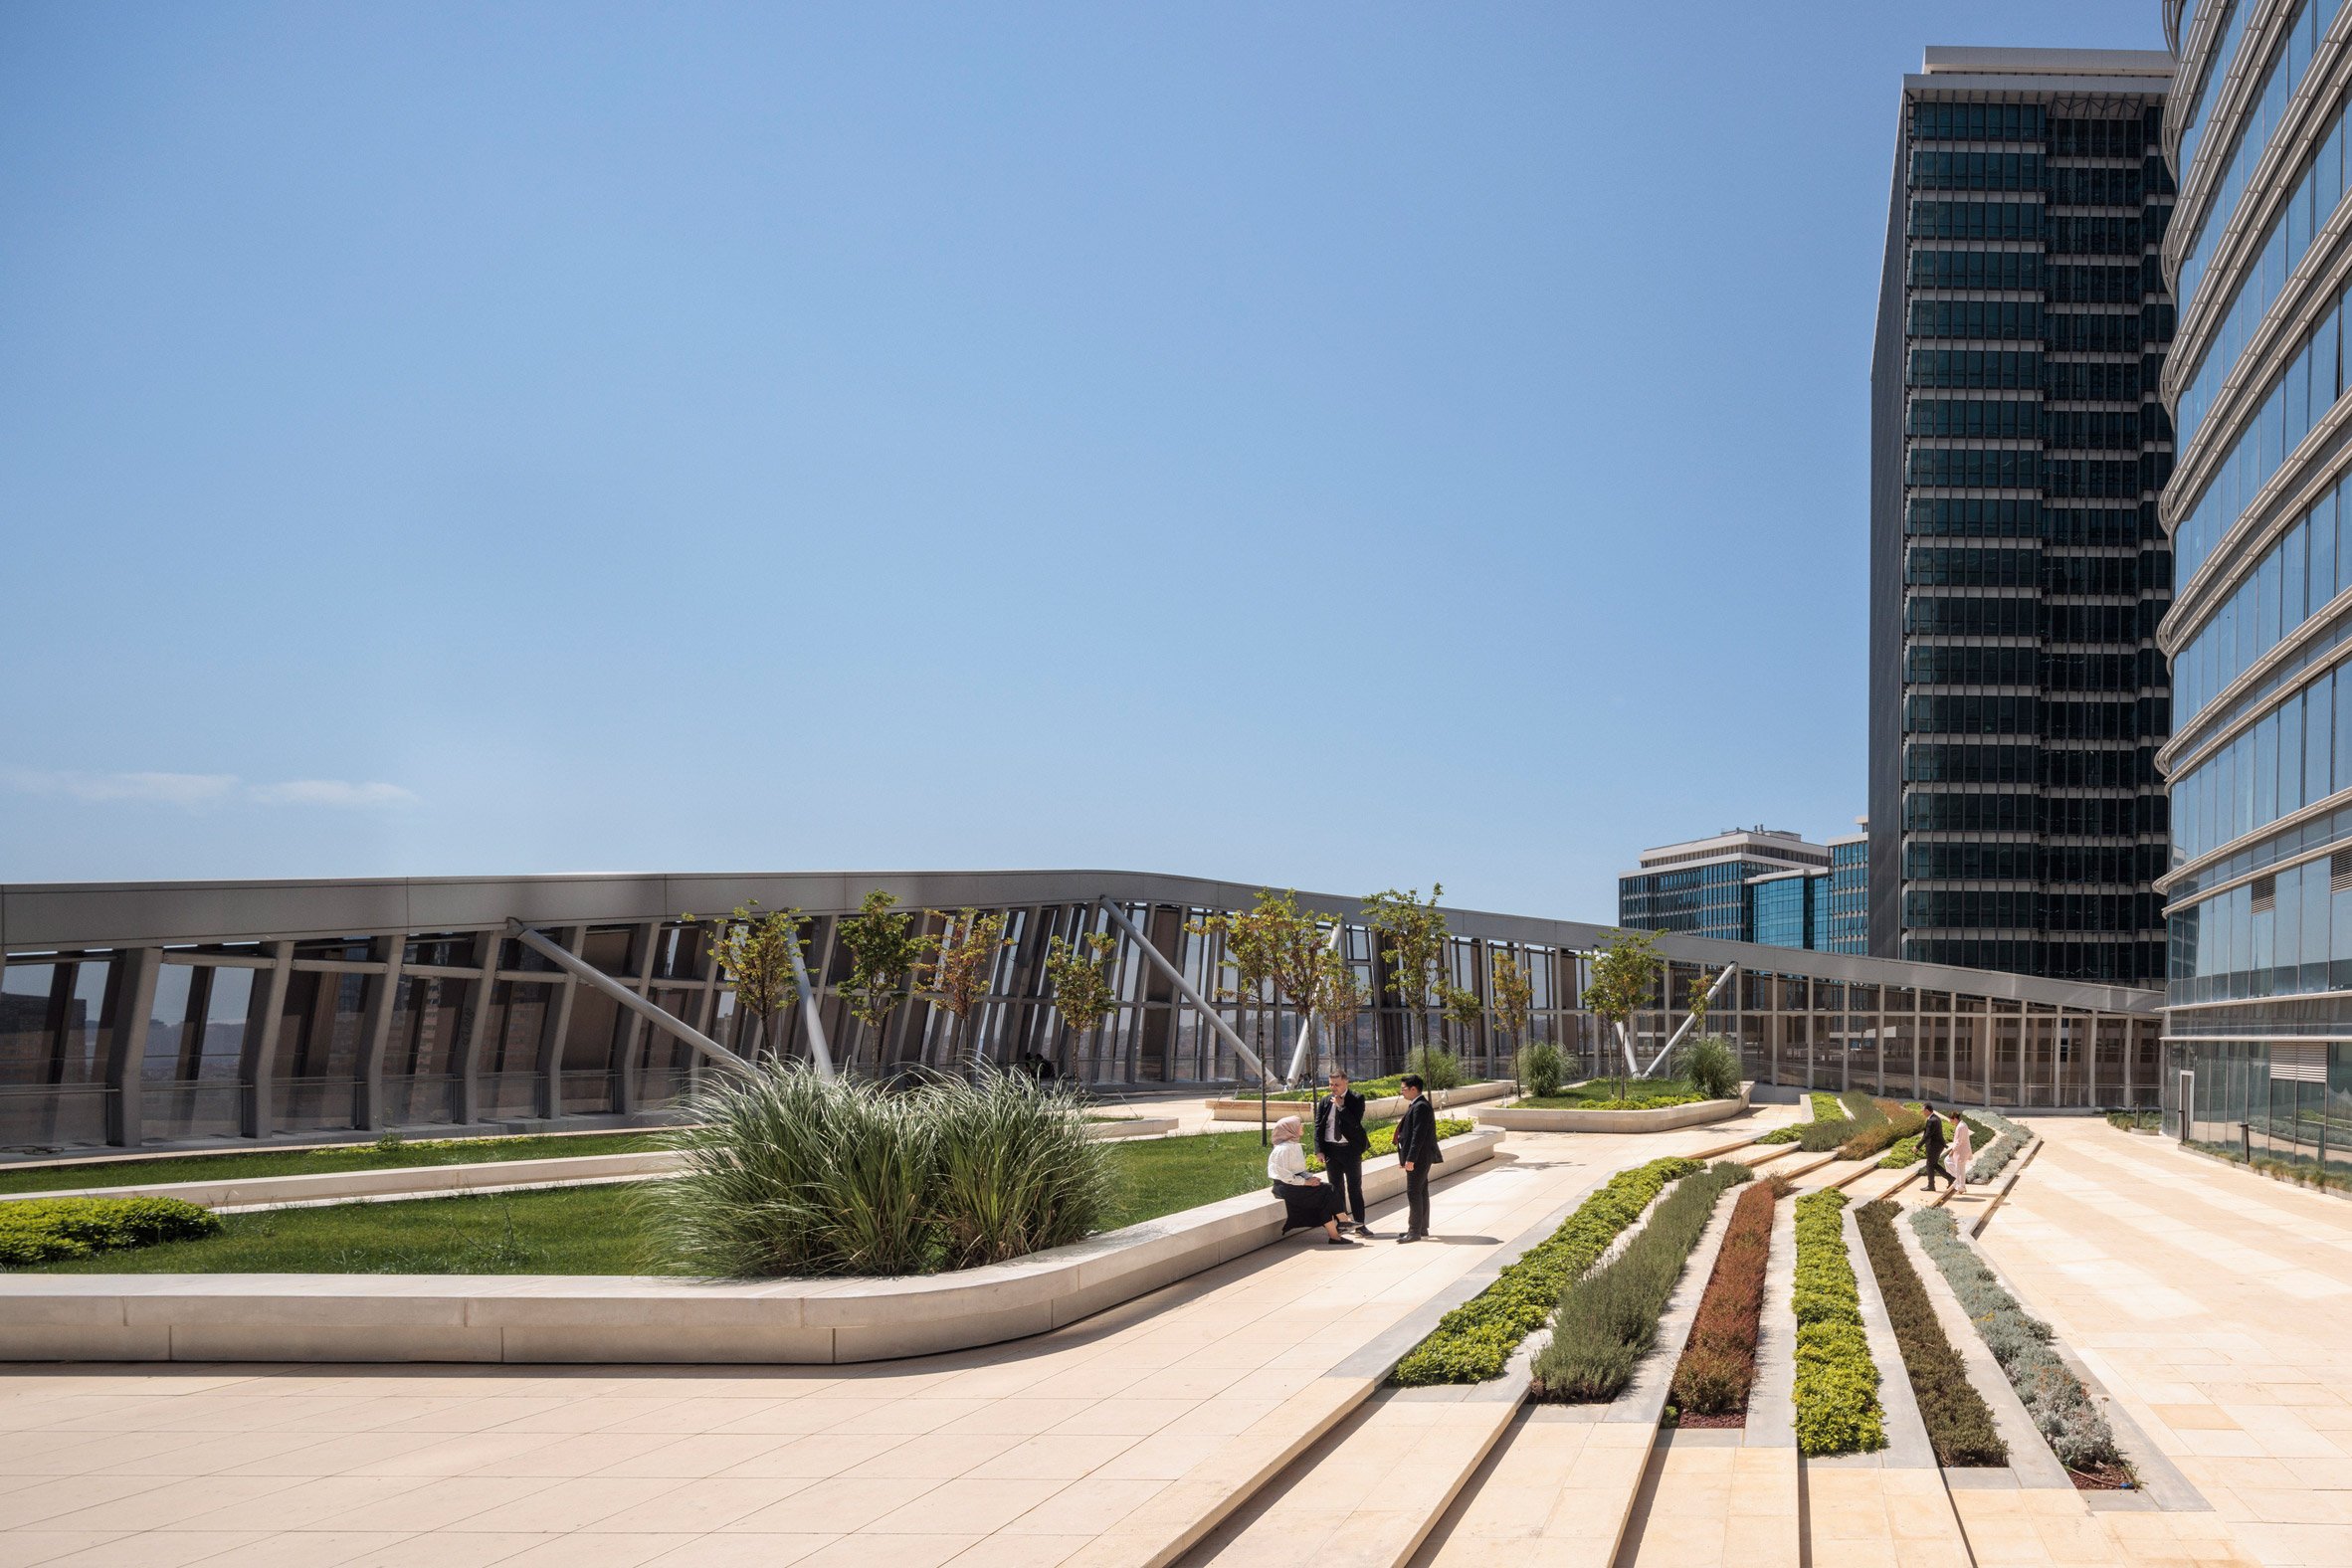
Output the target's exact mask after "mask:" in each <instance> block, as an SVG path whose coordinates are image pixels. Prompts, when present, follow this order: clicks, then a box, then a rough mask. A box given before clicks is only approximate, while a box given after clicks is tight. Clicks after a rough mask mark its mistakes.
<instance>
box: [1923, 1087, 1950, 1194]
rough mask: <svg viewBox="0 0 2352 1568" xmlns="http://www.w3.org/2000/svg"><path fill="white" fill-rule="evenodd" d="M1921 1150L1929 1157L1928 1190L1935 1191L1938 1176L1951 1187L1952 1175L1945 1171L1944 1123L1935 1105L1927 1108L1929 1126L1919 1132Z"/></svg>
mask: <svg viewBox="0 0 2352 1568" xmlns="http://www.w3.org/2000/svg"><path fill="white" fill-rule="evenodd" d="M1919 1148H1920V1152H1922V1153H1924V1154H1925V1155H1926V1156H1927V1190H1928V1191H1929V1192H1933V1191H1935V1179H1936V1178H1937V1177H1938V1176H1941V1177H1942V1178H1943V1179H1944V1185H1945V1186H1947V1187H1949V1186H1950V1185H1951V1184H1952V1173H1951V1172H1950V1171H1948V1170H1945V1169H1944V1121H1943V1118H1942V1117H1941V1116H1938V1115H1937V1114H1936V1113H1935V1107H1934V1106H1933V1105H1930V1106H1928V1107H1927V1125H1926V1126H1925V1127H1922V1128H1921V1129H1920V1130H1919Z"/></svg>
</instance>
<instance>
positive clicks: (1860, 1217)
mask: <svg viewBox="0 0 2352 1568" xmlns="http://www.w3.org/2000/svg"><path fill="white" fill-rule="evenodd" d="M1894 1215H1895V1207H1894V1205H1893V1204H1891V1203H1888V1202H1887V1201H1885V1200H1884V1199H1880V1200H1879V1201H1878V1202H1876V1203H1872V1204H1865V1205H1863V1206H1862V1208H1860V1209H1858V1210H1856V1211H1855V1215H1854V1224H1855V1229H1857V1230H1859V1231H1860V1232H1861V1233H1862V1251H1863V1252H1865V1253H1867V1254H1868V1255H1869V1259H1870V1272H1871V1273H1872V1274H1875V1275H1876V1276H1877V1279H1878V1293H1879V1295H1880V1296H1881V1297H1883V1298H1884V1299H1885V1302H1886V1316H1887V1319H1888V1321H1889V1322H1891V1323H1892V1324H1893V1325H1894V1338H1895V1343H1896V1344H1898V1345H1900V1346H1901V1347H1902V1353H1903V1370H1904V1371H1905V1372H1906V1373H1907V1374H1908V1375H1909V1377H1910V1380H1911V1393H1912V1396H1913V1397H1914V1398H1915V1400H1916V1401H1917V1403H1918V1406H1919V1417H1920V1420H1921V1421H1923V1422H1924V1423H1925V1424H1926V1426H1927V1440H1928V1442H1929V1443H1931V1444H1933V1445H1934V1447H1935V1458H1936V1463H1937V1464H1939V1465H1944V1466H1959V1467H1969V1466H1986V1465H2006V1464H2008V1463H2009V1446H2008V1445H2007V1444H2005V1443H2003V1442H2002V1441H2001V1433H2000V1431H1999V1429H1998V1428H1996V1427H1995V1426H1994V1424H1993V1411H1992V1408H1991V1407H1990V1406H1988V1405H1987V1404H1986V1403H1985V1400H1984V1396H1983V1395H1981V1394H1979V1393H1978V1392H1977V1391H1976V1386H1975V1385H1974V1384H1972V1383H1970V1382H1969V1381H1968V1364H1967V1363H1966V1362H1964V1361H1963V1360H1961V1359H1960V1353H1959V1352H1958V1351H1957V1350H1954V1349H1953V1348H1952V1342H1951V1340H1950V1339H1948V1338H1946V1337H1945V1336H1944V1327H1943V1324H1942V1323H1941V1322H1940V1321H1939V1320H1938V1319H1937V1317H1936V1315H1935V1303H1934V1301H1933V1300H1931V1299H1930V1298H1929V1296H1928V1294H1927V1285H1926V1283H1925V1282H1924V1281H1923V1280H1921V1279H1920V1277H1919V1272H1918V1271H1917V1270H1915V1269H1913V1268H1912V1267H1911V1260H1910V1256H1909V1255H1908V1254H1906V1253H1905V1252H1904V1251H1903V1244H1902V1238H1900V1237H1898V1236H1896V1235H1895V1234H1894Z"/></svg>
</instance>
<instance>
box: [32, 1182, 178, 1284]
mask: <svg viewBox="0 0 2352 1568" xmlns="http://www.w3.org/2000/svg"><path fill="white" fill-rule="evenodd" d="M220 1228H221V1222H220V1218H219V1217H218V1216H217V1215H215V1214H214V1213H213V1212H212V1211H211V1210H210V1209H200V1208H198V1207H197V1206H196V1205H194V1204H192V1203H182V1202H181V1201H180V1200H179V1199H177V1198H28V1199H25V1200H23V1201H22V1202H18V1203H0V1265H5V1266H7V1267H10V1268H15V1267H19V1266H21V1265H25V1264H46V1263H55V1262H57V1261H58V1260H60V1259H64V1258H88V1257H89V1256H90V1255H91V1254H93V1253H116V1252H123V1251H126V1250H128V1249H130V1248H133V1247H152V1246H154V1245H155V1244H156V1243H157V1242H182V1241H187V1240H189V1239H190V1238H192V1237H198V1236H210V1235H212V1234H213V1233H214V1232H216V1231H218V1230H220Z"/></svg>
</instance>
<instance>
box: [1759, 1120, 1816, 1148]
mask: <svg viewBox="0 0 2352 1568" xmlns="http://www.w3.org/2000/svg"><path fill="white" fill-rule="evenodd" d="M1804 1135H1805V1125H1804V1123H1803V1122H1791V1123H1789V1125H1787V1126H1785V1127H1775V1128H1773V1129H1772V1130H1771V1131H1770V1132H1767V1133H1765V1134H1764V1136H1762V1137H1760V1138H1758V1139H1757V1140H1756V1141H1757V1142H1758V1143H1794V1142H1796V1141H1797V1140H1798V1139H1799V1138H1801V1137H1803V1136H1804Z"/></svg>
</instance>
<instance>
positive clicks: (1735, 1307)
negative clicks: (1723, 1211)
mask: <svg viewBox="0 0 2352 1568" xmlns="http://www.w3.org/2000/svg"><path fill="white" fill-rule="evenodd" d="M1778 1196H1779V1194H1778V1193H1777V1192H1775V1190H1774V1188H1773V1184H1772V1183H1771V1182H1769V1181H1764V1182H1758V1183H1757V1184H1756V1185H1755V1186H1753V1187H1751V1188H1749V1189H1748V1190H1747V1191H1746V1192H1743V1193H1741V1194H1740V1195H1739V1202H1738V1203H1737V1204H1735V1205H1733V1207H1732V1210H1731V1223H1730V1224H1729V1225H1728V1226H1726V1227H1725V1228H1724V1231H1723V1246H1722V1249H1721V1250H1720V1251H1718V1252H1717V1253H1716V1254H1715V1272H1714V1273H1713V1274H1710V1275H1709V1276H1708V1277H1707V1287H1706V1293H1705V1294H1703V1295H1701V1296H1700V1297H1699V1300H1698V1312H1697V1314H1696V1316H1695V1317H1694V1318H1693V1319H1692V1321H1691V1324H1690V1342H1689V1343H1688V1344H1687V1345H1685V1346H1683V1348H1682V1361H1681V1364H1680V1365H1678V1366H1676V1367H1675V1368H1674V1383H1673V1394H1672V1400H1673V1404H1674V1407H1675V1409H1677V1410H1680V1411H1683V1412H1686V1413H1688V1414H1690V1415H1697V1416H1728V1415H1731V1414H1733V1413H1734V1412H1737V1411H1743V1410H1745V1409H1747V1406H1748V1391H1749V1389H1750V1388H1751V1387H1753V1386H1754V1384H1755V1381H1756V1333H1757V1324H1758V1320H1759V1318H1760V1317H1761V1315H1762V1312H1763V1307H1764V1271H1765V1268H1766V1266H1767V1264H1768V1263H1769V1262H1770V1258H1771V1253H1772V1207H1773V1203H1774V1202H1775V1200H1776V1199H1777V1198H1778Z"/></svg>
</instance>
